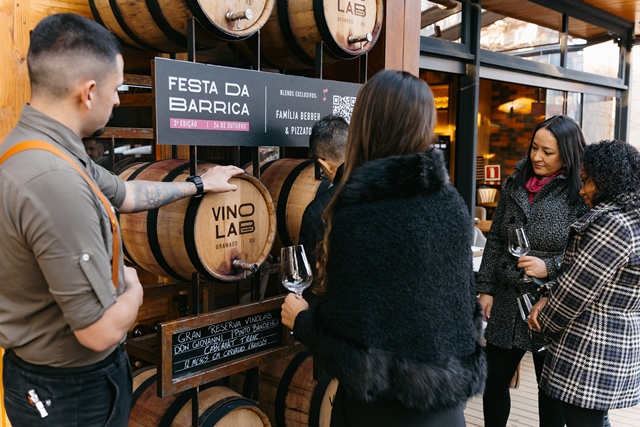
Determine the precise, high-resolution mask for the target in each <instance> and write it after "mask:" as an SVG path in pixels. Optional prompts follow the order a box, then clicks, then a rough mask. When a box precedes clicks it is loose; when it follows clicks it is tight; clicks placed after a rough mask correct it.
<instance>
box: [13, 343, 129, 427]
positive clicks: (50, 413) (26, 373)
mask: <svg viewBox="0 0 640 427" xmlns="http://www.w3.org/2000/svg"><path fill="white" fill-rule="evenodd" d="M30 367H31V368H33V367H34V365H30V364H28V363H26V362H24V361H22V360H21V359H18V358H17V356H15V354H11V350H8V351H7V353H5V355H4V358H3V375H2V382H3V386H4V392H5V396H4V405H5V409H6V411H7V416H8V417H9V421H10V422H11V425H12V426H13V427H34V426H48V427H58V426H60V427H93V426H95V427H122V426H126V425H127V424H128V422H129V412H130V410H131V395H132V377H131V367H130V366H129V358H128V357H127V353H126V352H125V351H124V349H123V346H119V347H118V349H116V350H115V351H114V353H112V354H111V355H110V356H108V357H107V359H105V361H103V362H98V363H96V364H94V365H90V366H89V367H83V368H50V367H35V369H36V370H37V372H35V371H34V370H29V369H28V368H30ZM44 372H46V373H44ZM30 390H33V391H34V392H35V394H36V395H37V397H38V399H39V400H40V401H41V402H42V404H43V406H42V407H43V409H44V410H45V411H46V412H47V415H46V417H44V418H43V417H41V413H40V411H39V410H38V408H37V407H36V405H35V404H33V403H32V402H30V401H29V399H28V396H29V391H30Z"/></svg>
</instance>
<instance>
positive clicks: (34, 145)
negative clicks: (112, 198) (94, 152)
mask: <svg viewBox="0 0 640 427" xmlns="http://www.w3.org/2000/svg"><path fill="white" fill-rule="evenodd" d="M25 150H44V151H48V152H50V153H53V154H55V155H56V156H58V157H61V158H63V159H64V160H66V161H68V162H69V163H71V165H72V166H73V167H74V168H75V170H77V171H78V172H80V175H82V177H83V178H84V180H85V181H87V184H89V186H90V187H91V188H92V189H93V192H94V193H96V195H97V196H98V198H99V199H100V201H101V202H102V204H103V205H104V208H105V209H106V210H107V213H108V214H109V222H110V223H111V231H112V232H113V259H112V260H111V280H112V281H113V284H114V286H115V287H116V293H117V291H118V268H119V262H118V260H119V259H120V235H119V234H118V220H117V218H116V214H115V213H114V211H113V207H112V206H111V203H109V201H108V200H107V198H106V197H105V196H104V194H102V191H100V189H99V188H98V187H97V186H96V185H95V184H94V182H93V180H91V178H89V176H88V175H87V172H86V171H84V170H83V169H82V168H81V167H80V166H78V164H77V163H76V162H75V161H73V160H72V159H71V157H69V156H68V155H66V154H65V153H63V152H62V151H61V150H60V149H58V148H57V147H55V146H53V145H51V144H49V143H47V142H44V141H24V142H20V143H19V144H16V145H14V146H13V147H11V148H9V149H8V150H7V151H6V152H5V153H4V155H3V156H2V157H0V165H1V164H2V163H4V161H5V160H7V159H8V158H9V157H11V156H13V155H14V154H18V153H19V152H21V151H25Z"/></svg>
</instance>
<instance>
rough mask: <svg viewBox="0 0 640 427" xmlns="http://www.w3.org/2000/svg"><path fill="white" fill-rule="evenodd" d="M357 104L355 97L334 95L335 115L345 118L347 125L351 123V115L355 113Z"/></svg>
mask: <svg viewBox="0 0 640 427" xmlns="http://www.w3.org/2000/svg"><path fill="white" fill-rule="evenodd" d="M355 103H356V97H355V96H340V95H333V114H334V115H336V116H340V117H343V118H344V119H345V120H346V121H347V123H351V113H353V105H354V104H355Z"/></svg>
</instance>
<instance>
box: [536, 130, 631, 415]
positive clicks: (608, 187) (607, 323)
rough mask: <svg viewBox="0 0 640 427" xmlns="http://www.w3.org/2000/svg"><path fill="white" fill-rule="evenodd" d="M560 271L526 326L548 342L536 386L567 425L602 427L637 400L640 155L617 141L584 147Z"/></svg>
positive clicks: (624, 143)
mask: <svg viewBox="0 0 640 427" xmlns="http://www.w3.org/2000/svg"><path fill="white" fill-rule="evenodd" d="M582 179H583V181H584V184H583V186H582V190H581V195H582V197H583V198H584V201H585V203H586V204H587V205H588V206H589V207H591V208H592V209H591V211H590V212H589V213H587V214H586V215H585V216H583V217H582V218H580V219H579V220H578V221H576V222H575V223H574V224H573V225H572V226H571V231H570V235H569V244H568V245H567V248H566V252H565V253H564V259H563V269H562V274H561V275H560V276H559V277H558V278H557V279H556V280H555V282H550V283H548V285H549V288H550V289H551V290H550V293H549V297H548V298H542V299H541V300H540V302H539V303H538V304H536V305H535V306H534V307H533V309H532V310H531V316H530V318H529V325H530V326H531V327H532V329H534V330H537V331H540V332H541V333H542V335H543V336H544V337H545V338H547V339H550V340H551V341H550V343H549V344H547V347H548V348H549V350H548V354H547V357H546V359H545V363H544V370H543V371H542V379H541V381H540V388H541V390H542V391H543V392H545V393H546V394H547V395H549V396H550V397H551V398H552V399H554V400H556V401H558V402H562V403H561V405H562V409H563V412H564V417H565V420H566V422H567V427H602V426H603V422H604V421H603V420H604V418H605V415H606V413H607V411H608V410H609V409H615V408H626V407H630V406H635V405H637V404H638V402H640V153H638V151H637V150H636V149H635V148H634V147H632V146H631V145H630V144H628V143H626V142H623V141H602V142H600V143H597V144H592V145H589V146H587V148H586V150H585V153H584V161H583V164H582Z"/></svg>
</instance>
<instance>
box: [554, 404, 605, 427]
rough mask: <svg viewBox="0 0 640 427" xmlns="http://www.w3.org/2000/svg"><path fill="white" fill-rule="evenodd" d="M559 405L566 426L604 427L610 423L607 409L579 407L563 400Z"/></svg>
mask: <svg viewBox="0 0 640 427" xmlns="http://www.w3.org/2000/svg"><path fill="white" fill-rule="evenodd" d="M561 405H562V411H563V412H564V419H565V420H566V421H567V427H603V426H605V427H606V426H609V425H610V424H609V419H608V417H607V411H597V410H595V409H585V408H580V407H579V406H575V405H570V404H569V403H565V402H562V403H561ZM605 420H606V421H605Z"/></svg>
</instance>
